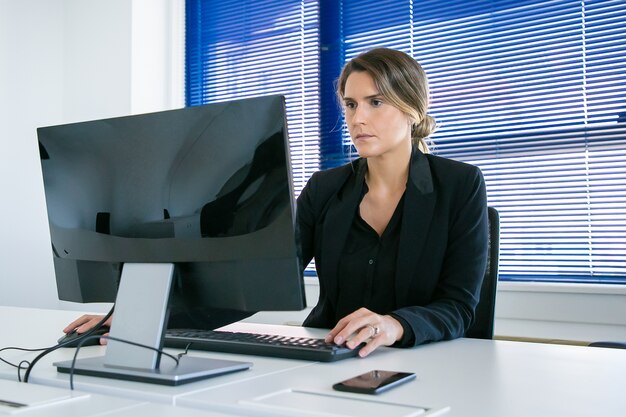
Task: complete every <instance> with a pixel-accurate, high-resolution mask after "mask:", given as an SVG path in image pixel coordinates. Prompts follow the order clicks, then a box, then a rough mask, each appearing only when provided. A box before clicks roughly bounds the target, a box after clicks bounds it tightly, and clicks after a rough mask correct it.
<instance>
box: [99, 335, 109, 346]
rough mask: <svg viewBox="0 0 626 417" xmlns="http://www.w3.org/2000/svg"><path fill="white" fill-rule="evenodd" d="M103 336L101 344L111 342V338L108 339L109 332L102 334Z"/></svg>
mask: <svg viewBox="0 0 626 417" xmlns="http://www.w3.org/2000/svg"><path fill="white" fill-rule="evenodd" d="M102 336H103V337H101V338H100V344H101V345H106V344H107V343H109V339H107V337H108V336H109V334H108V333H105V334H103V335H102Z"/></svg>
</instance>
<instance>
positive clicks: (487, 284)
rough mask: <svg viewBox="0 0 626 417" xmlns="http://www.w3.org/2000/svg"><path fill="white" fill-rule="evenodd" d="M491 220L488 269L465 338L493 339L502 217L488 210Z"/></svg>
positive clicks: (493, 210) (490, 208)
mask: <svg viewBox="0 0 626 417" xmlns="http://www.w3.org/2000/svg"><path fill="white" fill-rule="evenodd" d="M487 217H488V219H489V243H488V250H487V269H486V270H485V277H484V278H483V284H482V286H481V288H480V300H479V301H478V305H477V306H476V312H475V313H474V321H473V322H472V324H471V325H470V327H469V329H467V331H466V332H465V337H472V338H475V339H493V323H494V315H495V307H496V288H497V286H498V263H499V259H500V217H499V215H498V211H497V210H496V209H495V208H493V207H488V208H487Z"/></svg>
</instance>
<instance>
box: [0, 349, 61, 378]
mask: <svg viewBox="0 0 626 417" xmlns="http://www.w3.org/2000/svg"><path fill="white" fill-rule="evenodd" d="M46 349H49V348H47V347H45V348H22V347H17V346H7V347H3V348H1V349H0V352H3V351H5V350H19V351H22V352H41V351H44V350H46ZM0 362H4V363H6V364H7V365H9V366H12V367H14V368H17V380H18V381H19V382H22V375H21V371H22V364H23V363H27V364H28V366H30V362H29V361H27V360H23V361H21V362H20V363H19V364H17V365H16V364H14V363H13V362H9V361H8V360H6V359H4V358H0Z"/></svg>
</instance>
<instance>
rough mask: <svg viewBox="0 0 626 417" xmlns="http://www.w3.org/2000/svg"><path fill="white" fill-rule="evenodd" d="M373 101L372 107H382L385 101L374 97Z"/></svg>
mask: <svg viewBox="0 0 626 417" xmlns="http://www.w3.org/2000/svg"><path fill="white" fill-rule="evenodd" d="M371 103H372V107H380V106H382V105H383V101H382V100H380V99H377V98H373V99H372V101H371Z"/></svg>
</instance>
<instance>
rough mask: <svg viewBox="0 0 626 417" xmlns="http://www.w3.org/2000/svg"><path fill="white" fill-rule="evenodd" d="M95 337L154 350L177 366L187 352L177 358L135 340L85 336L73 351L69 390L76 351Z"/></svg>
mask: <svg viewBox="0 0 626 417" xmlns="http://www.w3.org/2000/svg"><path fill="white" fill-rule="evenodd" d="M96 337H99V338H102V339H107V340H114V341H116V342H121V343H126V344H128V345H132V346H137V347H141V348H145V349H149V350H152V351H154V352H157V353H159V354H160V355H165V356H167V357H168V358H171V359H172V360H174V362H176V366H178V364H179V359H180V356H182V355H185V354H187V352H186V351H185V352H184V353H182V354H179V355H178V358H177V357H176V356H174V355H170V354H169V353H167V352H165V351H163V350H161V349H157V348H155V347H152V346H148V345H144V344H141V343H137V342H132V341H130V340H126V339H119V338H117V337H111V336H89V337H86V338H84V339H82V340H81V341H80V342H79V343H78V346H76V351H75V352H74V357H73V358H72V365H71V366H70V389H71V390H73V389H74V368H75V367H76V358H77V357H78V351H79V350H80V348H81V347H82V346H83V343H85V342H86V341H87V340H90V339H95V338H96Z"/></svg>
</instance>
